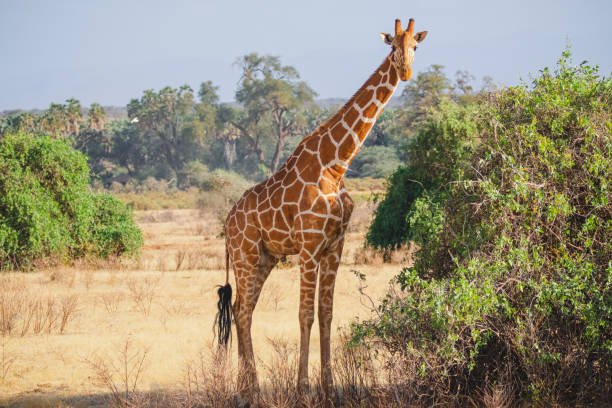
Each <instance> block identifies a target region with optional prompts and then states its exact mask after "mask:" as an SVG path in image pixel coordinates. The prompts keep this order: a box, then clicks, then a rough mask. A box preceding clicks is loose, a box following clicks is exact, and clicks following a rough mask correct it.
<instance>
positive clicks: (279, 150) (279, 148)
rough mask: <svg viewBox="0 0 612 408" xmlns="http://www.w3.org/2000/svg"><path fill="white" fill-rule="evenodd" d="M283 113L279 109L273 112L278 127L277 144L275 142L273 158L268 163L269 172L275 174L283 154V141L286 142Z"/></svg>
mask: <svg viewBox="0 0 612 408" xmlns="http://www.w3.org/2000/svg"><path fill="white" fill-rule="evenodd" d="M283 113H284V110H281V109H279V110H275V111H274V121H275V122H276V124H277V126H278V142H276V149H275V150H274V156H273V157H272V161H271V162H270V171H272V173H275V172H276V170H278V165H279V163H280V159H281V156H282V154H283V147H285V141H286V140H287V132H286V129H285V126H284V123H283Z"/></svg>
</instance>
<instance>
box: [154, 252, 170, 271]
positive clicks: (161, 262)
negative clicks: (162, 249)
mask: <svg viewBox="0 0 612 408" xmlns="http://www.w3.org/2000/svg"><path fill="white" fill-rule="evenodd" d="M155 270H157V271H160V272H166V271H167V270H168V257H167V256H166V254H164V253H161V254H159V255H158V256H157V266H156V268H155Z"/></svg>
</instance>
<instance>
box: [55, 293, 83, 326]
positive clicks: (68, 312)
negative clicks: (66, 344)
mask: <svg viewBox="0 0 612 408" xmlns="http://www.w3.org/2000/svg"><path fill="white" fill-rule="evenodd" d="M78 299H79V297H78V295H69V296H65V297H63V298H62V300H61V301H60V319H59V321H60V323H59V332H60V333H63V332H64V330H65V329H66V326H67V325H68V322H69V321H70V320H72V319H73V318H74V316H75V312H76V310H77V304H78Z"/></svg>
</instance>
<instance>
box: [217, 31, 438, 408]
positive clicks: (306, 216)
mask: <svg viewBox="0 0 612 408" xmlns="http://www.w3.org/2000/svg"><path fill="white" fill-rule="evenodd" d="M413 29H414V20H413V19H410V22H409V23H408V28H407V30H406V31H404V30H403V29H402V26H401V22H400V20H399V19H398V20H395V36H392V35H391V34H387V33H381V37H382V39H383V41H384V42H385V43H386V44H388V45H391V47H392V50H391V53H390V54H389V55H388V56H387V57H386V58H385V59H384V61H383V62H382V64H381V65H380V66H379V67H378V68H377V69H376V71H375V72H374V73H373V74H372V75H371V76H370V77H369V78H368V80H367V81H366V82H365V83H364V84H363V86H361V88H360V89H359V90H358V91H357V92H356V93H355V94H354V95H353V96H352V97H351V99H350V100H349V101H348V102H347V103H346V104H345V105H344V106H343V107H342V108H341V109H340V110H339V111H338V112H336V113H335V114H334V115H333V116H332V117H331V118H330V119H329V120H328V121H327V122H325V123H323V124H322V125H320V126H319V127H318V128H317V129H316V130H315V131H314V132H313V133H311V134H310V135H308V136H307V137H305V138H304V139H303V140H302V141H301V143H300V144H299V145H298V146H297V148H296V149H295V152H294V153H293V154H292V155H291V156H290V157H289V158H288V160H287V161H286V162H285V164H284V165H283V166H282V167H281V168H280V169H279V170H278V171H277V172H276V173H274V174H273V175H272V176H271V177H270V178H269V179H267V180H266V181H264V182H262V183H260V184H257V185H256V186H254V187H252V188H251V189H249V190H247V191H246V192H245V193H244V194H243V196H242V197H241V198H240V199H239V201H238V202H237V203H236V204H235V205H234V207H233V208H232V209H231V211H230V212H229V214H228V216H227V219H226V223H225V240H226V284H225V286H222V287H220V289H219V291H218V292H219V303H218V306H219V314H218V315H217V320H216V324H217V325H218V328H219V342H220V343H222V344H227V341H228V338H229V335H230V334H231V327H230V325H231V315H230V313H231V310H230V309H231V308H230V302H231V297H232V293H231V285H230V284H229V268H230V265H231V267H232V268H233V270H234V275H235V278H236V300H235V302H234V305H233V316H234V321H235V323H236V332H237V336H238V355H239V361H240V372H239V384H240V385H241V388H242V389H243V391H242V394H243V395H241V397H243V398H246V399H247V400H249V401H253V397H254V396H256V395H257V394H258V392H259V389H258V385H257V374H256V370H255V361H254V354H253V344H252V340H251V323H252V316H253V310H254V308H255V305H256V304H257V299H258V298H259V294H260V292H261V289H262V286H263V284H264V282H265V280H266V278H267V277H268V275H269V274H270V272H271V270H272V268H273V267H274V266H275V265H276V263H277V262H278V261H279V259H281V258H283V257H284V256H286V255H298V256H299V264H300V299H299V326H300V354H299V366H298V392H299V394H300V395H303V394H304V393H305V392H306V390H307V389H308V350H309V343H310V331H311V327H312V324H313V322H314V303H315V290H316V286H317V277H318V281H319V303H318V318H319V330H320V342H321V385H322V388H323V391H324V393H325V395H326V396H330V395H331V391H332V387H333V383H332V374H331V366H330V329H331V322H332V309H333V294H334V284H335V280H336V272H337V270H338V266H339V264H340V257H341V255H342V248H343V245H344V235H345V232H346V227H347V224H348V222H349V219H350V216H351V212H352V209H353V201H352V200H351V198H350V196H349V195H348V193H347V191H346V189H345V188H344V174H345V173H346V171H347V169H348V167H349V165H350V163H351V161H352V160H353V158H354V157H355V155H356V154H357V152H358V151H359V148H360V147H361V145H362V144H363V142H364V140H365V138H366V136H367V135H368V133H369V131H370V129H371V128H372V126H373V125H374V123H375V122H376V120H377V119H378V117H379V115H380V114H381V112H382V111H383V109H384V108H385V105H386V104H387V102H388V101H389V99H390V98H391V95H392V94H393V92H394V91H395V89H396V88H397V86H398V83H399V81H400V80H403V81H407V80H408V79H410V76H411V75H412V68H411V66H412V62H413V60H414V51H415V50H416V48H417V43H420V42H421V41H423V39H424V38H425V36H426V35H427V31H422V32H419V33H417V34H413Z"/></svg>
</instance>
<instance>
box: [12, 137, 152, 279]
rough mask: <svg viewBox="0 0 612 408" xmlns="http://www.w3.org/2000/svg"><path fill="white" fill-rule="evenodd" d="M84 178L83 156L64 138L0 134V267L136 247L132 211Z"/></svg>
mask: <svg viewBox="0 0 612 408" xmlns="http://www.w3.org/2000/svg"><path fill="white" fill-rule="evenodd" d="M88 183H89V169H88V167H87V158H86V157H85V156H84V155H83V154H82V153H80V152H78V151H76V150H73V149H72V148H71V147H70V146H69V144H68V143H67V142H66V141H64V140H55V139H52V138H50V137H46V136H42V137H36V136H32V135H31V134H27V133H20V134H12V135H8V136H6V137H5V138H4V139H2V142H1V144H0V267H1V268H12V267H27V266H28V265H29V264H31V262H32V261H33V260H35V259H41V258H46V257H54V258H57V259H58V260H62V261H66V260H69V259H72V258H76V257H81V256H84V255H86V254H91V253H93V254H95V255H100V256H108V255H109V254H110V253H111V252H112V253H114V254H121V253H123V252H128V253H133V252H134V251H136V250H137V249H138V247H139V246H140V244H141V241H142V238H141V234H140V231H139V230H138V229H137V228H136V226H135V225H134V223H133V221H132V219H131V214H130V213H129V212H128V210H127V209H126V208H124V207H123V206H122V205H121V204H120V203H119V202H117V201H116V200H114V199H113V198H111V197H104V196H96V195H93V194H91V193H90V192H89V187H88ZM108 229H114V230H115V232H114V233H113V234H109V233H107V232H104V231H106V230H108ZM109 240H112V241H109ZM110 248H113V250H112V251H110V250H109V249H110Z"/></svg>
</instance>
